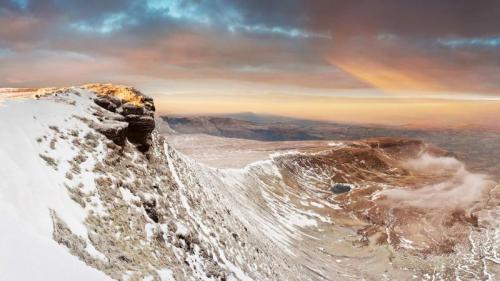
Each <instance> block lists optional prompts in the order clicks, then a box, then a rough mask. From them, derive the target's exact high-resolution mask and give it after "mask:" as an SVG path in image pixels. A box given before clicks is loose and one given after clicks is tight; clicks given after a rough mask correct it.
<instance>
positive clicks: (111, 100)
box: [83, 84, 155, 152]
mask: <svg viewBox="0 0 500 281" xmlns="http://www.w3.org/2000/svg"><path fill="white" fill-rule="evenodd" d="M83 88H85V89H87V90H90V91H93V92H95V93H96V95H97V97H96V98H95V99H94V102H95V103H96V104H97V105H99V106H100V107H102V108H104V109H106V110H108V111H111V112H116V113H118V114H120V115H121V116H123V117H124V120H125V122H126V124H127V127H126V128H125V129H123V128H122V127H121V126H116V125H117V123H116V122H106V124H105V125H102V126H96V129H97V130H98V131H99V132H101V133H102V134H104V135H105V136H106V137H108V138H109V139H111V140H113V141H114V142H115V143H117V144H123V143H125V138H126V139H128V140H129V141H130V142H131V143H133V144H135V145H136V147H137V148H138V149H139V150H140V151H142V152H146V151H147V150H148V149H149V147H150V142H149V140H150V137H151V132H153V130H154V128H155V120H154V110H155V106H154V103H153V99H152V98H150V97H148V96H145V95H144V94H142V93H141V92H139V91H138V90H137V89H135V88H133V87H126V86H115V85H111V84H90V85H84V86H83ZM111 119H114V120H118V119H117V118H111ZM118 121H122V120H118Z"/></svg>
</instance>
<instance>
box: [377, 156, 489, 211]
mask: <svg viewBox="0 0 500 281" xmlns="http://www.w3.org/2000/svg"><path fill="white" fill-rule="evenodd" d="M407 166H408V167H409V168H410V169H411V170H414V171H418V172H419V173H424V174H430V175H435V176H437V177H442V176H445V177H446V179H445V180H443V181H441V182H438V183H434V184H429V185H425V186H423V187H419V188H415V189H409V188H406V189H391V190H387V191H383V192H382V193H381V195H385V196H386V197H387V200H392V201H396V202H399V203H400V204H404V205H409V206H413V207H417V208H429V209H441V208H467V207H471V206H472V205H473V204H474V203H476V202H477V201H479V200H480V199H481V198H483V197H484V196H485V192H486V191H487V190H488V189H490V188H492V187H493V186H494V185H495V183H494V182H493V181H491V180H490V179H489V178H488V177H487V176H485V175H482V174H476V173H471V172H469V171H467V170H466V169H465V166H464V165H463V163H461V162H459V161H458V160H456V159H455V158H451V157H435V156H432V155H429V154H423V155H421V156H420V157H419V158H417V159H412V160H410V161H408V163H407ZM449 175H451V176H449Z"/></svg>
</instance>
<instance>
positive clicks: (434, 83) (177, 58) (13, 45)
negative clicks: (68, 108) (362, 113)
mask: <svg viewBox="0 0 500 281" xmlns="http://www.w3.org/2000/svg"><path fill="white" fill-rule="evenodd" d="M499 14H500V4H499V2H498V1H465V0H459V1H455V0H453V1H452V0H446V1H434V2H430V1H426V2H425V3H420V2H418V1H417V2H416V1H409V0H403V1H395V0H387V1H336V0H334V1H330V0H329V1H326V0H324V1H323V0H318V1H301V0H288V1H269V0H266V1H263V0H262V1H261V0H257V1H244V0H235V1H228V0H220V1H199V0H165V1H160V0H147V1H139V0H128V1H118V0H101V1H76V0H67V1H59V0H38V1H34V0H22V1H21V0H15V1H14V0H0V25H1V26H2V29H0V48H2V49H8V50H11V51H12V52H15V53H16V54H17V55H16V56H15V58H18V59H19V65H18V67H17V68H16V69H20V68H23V69H24V72H25V73H26V74H27V73H31V75H33V76H37V75H39V74H38V73H37V72H35V70H36V69H31V68H30V67H29V63H28V61H27V60H26V59H23V58H24V57H25V58H33V59H35V61H37V60H44V61H45V63H46V62H47V59H44V58H42V57H41V56H40V51H41V50H48V51H51V52H62V53H64V52H69V53H80V54H85V55H87V56H89V57H94V58H99V59H101V60H103V61H114V62H118V61H119V63H116V65H117V66H118V65H120V68H116V69H113V68H111V69H109V70H110V73H111V74H109V75H110V76H111V75H117V74H120V73H127V74H134V75H141V76H145V75H146V76H147V75H149V76H151V77H154V78H158V77H167V76H171V77H184V78H189V77H204V78H220V77H224V78H227V79H236V80H238V79H240V80H249V81H256V80H260V81H262V82H264V83H282V84H291V85H301V86H307V87H317V88H332V89H338V88H346V87H347V88H366V87H373V88H381V89H383V90H389V91H400V90H402V89H403V90H418V91H451V92H453V91H457V92H473V93H487V94H493V95H498V94H500V81H499V80H500V78H498V77H497V75H495V73H498V71H499V70H500V69H499V68H500V54H499V52H500V48H497V45H496V43H495V42H497V41H496V40H498V37H499V36H500V35H499V34H498V30H500V17H498V15H499ZM37 52H38V54H36V53H37ZM49 57H50V56H49ZM49 57H47V58H49ZM23 63H26V65H21V64H23ZM82 63H94V62H90V61H89V62H82ZM68 68H69V69H70V70H69V72H68V73H67V75H66V77H68V78H69V77H70V76H71V75H70V74H71V68H70V67H68ZM87 68H88V69H90V68H92V67H91V66H88V67H87ZM78 74H80V73H77V72H75V73H74V77H73V78H71V79H70V80H69V81H73V80H75V79H76V78H78V77H77V75H78ZM15 75H17V74H16V73H14V72H12V73H11V74H10V76H15ZM19 75H23V76H25V74H24V73H20V74H19ZM99 75H100V73H99ZM43 76H44V77H46V79H48V80H47V82H50V77H48V76H46V75H43ZM95 77H96V78H101V77H102V76H98V75H97V74H96V76H95ZM54 79H56V78H54ZM57 79H58V78H57ZM69 81H68V82H69ZM129 83H134V81H130V82H129ZM7 84H8V85H12V84H9V83H7Z"/></svg>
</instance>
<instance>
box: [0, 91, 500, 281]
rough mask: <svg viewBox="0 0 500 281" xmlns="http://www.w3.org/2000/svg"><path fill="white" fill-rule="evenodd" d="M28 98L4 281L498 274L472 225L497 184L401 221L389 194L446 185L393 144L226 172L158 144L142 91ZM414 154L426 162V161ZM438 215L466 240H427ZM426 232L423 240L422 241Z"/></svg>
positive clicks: (0, 169)
mask: <svg viewBox="0 0 500 281" xmlns="http://www.w3.org/2000/svg"><path fill="white" fill-rule="evenodd" d="M12 91H13V90H12V89H10V90H4V91H3V92H2V91H0V93H4V94H5V93H7V92H12ZM33 91H36V92H33ZM16 93H17V94H16V95H12V94H7V95H8V96H9V97H13V96H15V97H16V99H11V98H9V99H3V100H0V145H1V146H0V147H1V149H0V163H1V165H0V179H1V180H0V229H1V231H0V243H1V245H0V246H1V251H0V281H3V280H9V281H10V280H53V281H59V280H110V279H114V280H131V281H133V280H155V281H159V280H163V281H164V280H360V279H366V280H380V279H387V280H389V279H397V280H408V279H412V278H414V279H415V278H416V279H422V280H431V279H432V278H437V277H441V278H442V279H444V280H448V279H455V277H457V276H462V277H463V279H466V280H467V279H469V280H473V279H474V278H476V279H484V280H488V278H489V279H490V280H493V279H494V278H495V274H498V263H499V260H498V239H499V237H498V227H497V226H496V225H495V224H490V225H489V226H488V225H487V224H486V223H483V221H482V220H481V219H480V220H479V222H477V221H474V216H478V215H480V213H481V214H482V215H480V218H483V217H484V218H485V221H489V222H492V221H493V222H494V219H491V218H492V217H495V215H497V214H498V208H496V207H497V205H498V204H497V202H498V201H496V200H497V196H496V195H495V192H498V186H497V187H494V185H495V184H494V183H492V182H490V181H488V180H487V179H484V180H483V181H481V182H480V183H481V184H484V187H481V188H480V189H479V187H480V186H479V185H477V186H476V187H478V190H477V191H478V193H477V197H473V199H471V200H469V201H470V202H473V203H474V204H472V203H471V205H470V206H469V205H467V208H465V207H464V209H466V210H467V212H464V213H460V212H458V213H457V214H455V213H454V212H449V213H446V212H448V211H450V210H448V209H447V210H445V211H446V212H445V211H443V210H439V211H435V210H434V211H432V210H428V209H422V210H420V209H411V208H409V209H408V208H407V209H405V208H398V207H397V206H396V205H391V204H394V202H393V203H391V201H390V200H386V199H387V198H388V197H390V195H391V194H384V192H386V191H387V190H392V189H399V188H404V187H403V186H401V184H402V183H405V184H406V186H415V184H416V183H420V184H424V183H425V184H428V186H430V187H433V188H434V189H435V185H432V184H434V183H436V182H438V183H440V182H446V180H447V179H448V178H446V177H445V178H442V175H440V176H435V175H432V174H430V175H428V174H425V175H424V174H418V171H413V170H410V169H407V168H406V167H404V166H402V165H401V163H400V162H398V159H399V158H398V157H400V156H399V155H400V154H401V151H390V149H386V150H384V149H380V145H383V146H384V145H388V144H387V143H383V142H381V141H375V142H369V141H367V142H360V143H342V144H339V145H335V146H329V147H327V148H326V149H322V150H314V151H313V150H311V151H301V152H292V153H285V154H276V155H273V156H272V157H271V158H270V159H267V160H265V161H259V162H255V163H253V164H251V165H248V166H246V167H244V168H241V169H216V168H211V167H208V166H205V165H203V164H201V163H199V162H196V161H194V160H192V159H191V158H189V157H187V156H185V155H183V154H181V153H179V152H178V151H177V150H176V149H174V148H173V147H172V146H170V145H169V143H168V142H167V141H166V140H165V138H164V137H163V136H161V135H160V134H158V132H157V131H156V130H154V131H152V128H153V127H152V126H151V125H152V123H151V122H154V121H153V118H152V115H153V114H152V111H153V110H154V104H153V103H152V100H151V99H149V98H147V97H145V96H143V95H142V94H140V93H139V92H138V91H136V90H135V89H133V88H128V87H116V86H112V85H86V86H83V87H74V88H65V89H45V90H43V89H42V90H33V89H30V90H24V91H22V94H19V93H21V92H19V91H18V92H16ZM35 94H36V98H32V97H31V96H32V95H35ZM19 97H20V98H19ZM408 144H409V145H407V143H405V142H403V146H405V145H407V147H409V151H411V152H412V153H413V152H415V151H420V149H421V147H420V145H421V144H420V143H415V142H411V141H410V142H408ZM389 145H394V144H393V143H389ZM394 147H395V149H396V150H397V149H398V148H399V147H402V146H401V144H397V145H394ZM405 147H406V146H405ZM391 149H393V148H391ZM413 173H417V174H413ZM452 179H453V180H454V181H460V180H461V179H460V178H459V179H454V178H452ZM475 179H482V178H477V177H476V178H475ZM335 182H349V183H351V184H352V188H353V190H352V192H350V193H348V194H341V195H335V194H332V193H331V192H330V191H329V188H330V186H331V184H332V183H335ZM472 184H476V183H472ZM438 187H439V185H438ZM447 188H448V187H446V186H445V189H447ZM405 192H406V191H405ZM408 192H411V191H408ZM471 198H472V197H471ZM389 199H390V198H389ZM469 201H467V203H470V202H469ZM477 202H480V204H479V203H477ZM476 203H477V204H476ZM396 204H399V205H401V204H402V203H401V202H396ZM481 204H482V205H481ZM472 206H473V207H472ZM401 210H411V211H408V212H402V211H401ZM438 212H440V213H439V214H446V215H445V216H442V217H444V218H450V220H451V219H453V221H451V222H449V223H451V224H450V225H449V227H448V228H449V229H452V230H454V232H456V233H460V234H464V236H463V237H462V236H457V235H450V236H446V237H444V238H443V237H442V236H443V235H441V236H434V232H432V231H427V230H428V229H427V228H428V227H432V223H435V222H436V221H435V220H434V221H428V220H432V219H435V218H436V216H434V215H435V214H437V213H438ZM422 214H427V215H425V216H424V215H422ZM472 214H474V216H473V215H472ZM448 215H449V217H448ZM488 217H489V219H487V218H488ZM409 221H410V222H413V223H408V222H409ZM386 222H388V223H386ZM439 222H440V223H443V222H442V221H439ZM445 223H448V221H445ZM474 223H476V224H478V226H474ZM408 225H409V226H411V227H406V226H408ZM419 226H424V227H425V228H426V229H425V231H424V232H423V233H424V234H422V233H421V232H418V231H414V230H415V228H418V227H419ZM482 229H484V230H485V231H482ZM429 230H432V229H429ZM455 230H457V231H455ZM426 231H427V232H426ZM429 233H431V234H432V235H429ZM443 233H445V234H446V235H448V233H447V232H443ZM384 235H385V236H384ZM437 238H439V239H441V238H443V239H449V240H450V241H451V240H452V239H454V240H452V242H456V245H458V246H460V247H462V246H463V249H461V250H460V249H458V248H456V249H452V250H453V251H454V252H453V254H450V253H447V254H446V255H443V254H442V252H443V251H441V249H440V248H436V249H435V248H433V247H434V246H433V244H432V243H429V244H425V243H428V241H431V240H432V239H434V240H436V239H437ZM411 239H413V240H411ZM468 240H470V241H472V242H468ZM463 241H464V242H463ZM462 242H463V243H462ZM420 245H427V246H426V247H427V248H428V249H421V248H418V247H417V246H420ZM447 245H448V244H447ZM453 245H455V244H453ZM427 250H428V251H427ZM460 251H462V252H460ZM464 253H465V254H464ZM455 269H456V270H455ZM454 270H455V271H454Z"/></svg>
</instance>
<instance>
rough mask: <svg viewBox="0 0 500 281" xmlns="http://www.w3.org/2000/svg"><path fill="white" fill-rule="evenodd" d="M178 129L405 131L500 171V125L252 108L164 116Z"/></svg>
mask: <svg viewBox="0 0 500 281" xmlns="http://www.w3.org/2000/svg"><path fill="white" fill-rule="evenodd" d="M160 118H161V119H162V120H163V121H164V122H165V124H166V125H168V126H167V127H170V128H171V129H172V130H174V131H175V132H177V133H183V134H207V135H212V136H219V137H227V138H241V139H251V140H260V141H285V140H291V141H299V140H359V139H366V138H372V137H405V138H412V139H420V140H423V141H425V142H429V143H432V144H435V145H437V146H439V147H442V148H444V149H446V150H448V151H452V152H454V154H455V156H456V157H457V158H458V159H460V160H462V161H464V162H465V163H466V164H467V165H468V167H469V168H470V169H471V170H473V171H477V172H485V173H488V174H490V175H493V176H494V177H497V178H498V177H500V163H499V162H498V159H499V158H500V131H494V130H484V129H481V128H479V127H477V126H461V127H456V128H451V129H436V128H422V127H418V126H416V125H408V126H400V127H397V126H381V125H358V124H342V123H334V122H326V121H315V120H306V119H295V118H290V117H284V116H275V115H260V114H255V113H251V112H244V113H232V114H221V115H208V116H207V115H204V116H161V117H160Z"/></svg>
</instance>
